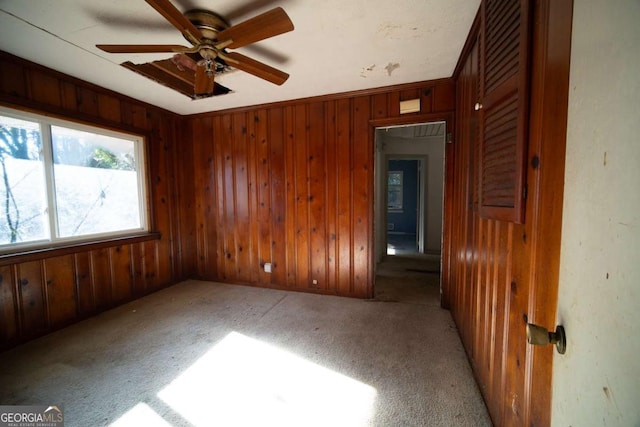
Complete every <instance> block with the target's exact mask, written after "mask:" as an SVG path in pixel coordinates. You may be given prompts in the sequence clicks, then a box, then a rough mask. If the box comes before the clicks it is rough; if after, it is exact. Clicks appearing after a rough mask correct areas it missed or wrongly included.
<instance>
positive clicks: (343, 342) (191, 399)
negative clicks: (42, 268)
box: [0, 265, 490, 427]
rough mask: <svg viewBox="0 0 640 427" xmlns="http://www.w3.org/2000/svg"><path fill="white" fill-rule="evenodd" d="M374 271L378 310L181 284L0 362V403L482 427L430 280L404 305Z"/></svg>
mask: <svg viewBox="0 0 640 427" xmlns="http://www.w3.org/2000/svg"><path fill="white" fill-rule="evenodd" d="M385 268H386V269H387V270H389V271H391V273H392V274H391V276H389V275H387V276H384V275H381V276H380V277H379V278H378V290H379V291H380V292H382V293H383V294H384V293H385V292H386V294H384V295H381V296H380V298H379V299H380V300H385V299H387V301H386V302H385V301H379V300H372V301H364V300H357V299H349V298H341V297H331V296H319V295H310V294H303V293H293V292H284V291H276V290H268V289H258V288H250V287H243V286H230V285H224V284H219V283H212V282H200V281H187V282H183V283H180V284H178V285H176V286H173V287H171V288H169V289H166V290H163V291H161V292H158V293H155V294H153V295H150V296H148V297H145V298H143V299H141V300H138V301H134V302H132V303H130V304H127V305H125V306H122V307H119V308H116V309H114V310H111V311H109V312H107V313H104V314H102V315H100V316H97V317H94V318H91V319H88V320H86V321H84V322H81V323H79V324H77V325H74V326H72V327H69V328H66V329H64V330H62V331H59V332H56V333H54V334H51V335H48V336H46V337H44V338H42V339H39V340H36V341H33V342H31V343H28V344H26V345H24V346H21V347H19V348H16V349H13V350H11V351H8V352H5V353H2V354H0V403H1V404H4V405H7V404H12V405H21V404H25V405H26V404H45V405H63V406H64V413H65V421H66V425H67V426H83V427H86V426H102V425H110V424H115V425H121V426H123V425H130V426H154V425H157V426H167V425H174V426H183V425H184V426H191V425H193V426H366V425H374V426H483V425H490V421H489V418H488V415H487V412H486V409H485V407H484V404H483V402H482V400H481V397H480V394H479V392H478V389H477V386H476V384H475V382H474V381H473V379H472V374H471V371H470V368H469V364H468V362H467V359H466V356H465V354H464V351H463V349H462V346H461V343H460V340H459V338H458V335H457V331H456V329H455V326H454V324H453V322H452V320H451V316H450V314H449V312H447V311H444V310H442V309H440V308H439V307H438V304H437V299H434V298H437V284H436V289H435V291H434V289H433V287H434V285H433V283H432V282H433V279H432V278H431V279H429V278H428V277H427V276H429V275H433V274H432V273H424V272H422V273H421V272H415V271H413V272H409V273H412V274H413V276H416V275H417V276H418V277H419V276H420V275H422V279H423V280H420V279H419V278H418V279H416V280H415V282H416V283H414V287H417V286H418V285H417V283H420V282H422V283H423V284H424V289H422V291H423V292H422V294H425V292H426V294H425V295H427V296H424V295H422V296H423V297H424V298H423V299H417V300H415V299H414V300H412V299H411V298H404V297H402V295H401V293H399V292H398V291H397V290H395V291H391V290H390V289H392V288H393V286H389V283H393V282H397V281H398V280H402V279H398V278H397V277H396V279H394V278H393V274H400V273H399V272H398V271H396V270H397V267H388V266H382V265H381V268H380V270H379V271H380V272H381V273H384V271H386V270H385ZM394 269H395V270H394ZM394 271H395V273H394ZM436 278H437V276H436ZM404 280H405V281H406V279H404ZM411 281H413V279H412V280H411ZM385 282H386V283H387V286H386V287H385ZM429 283H431V284H429ZM396 285H397V283H396ZM392 292H395V294H393V295H391V293H392ZM412 292H414V293H415V294H420V291H419V290H416V289H414V290H413V291H412ZM394 295H395V296H394ZM434 295H436V296H435V297H434ZM414 296H415V295H414ZM403 299H404V301H403ZM392 300H396V301H399V302H393V301H392Z"/></svg>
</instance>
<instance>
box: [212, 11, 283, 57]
mask: <svg viewBox="0 0 640 427" xmlns="http://www.w3.org/2000/svg"><path fill="white" fill-rule="evenodd" d="M292 30H293V22H291V19H289V15H287V13H286V12H285V11H284V9H282V8H281V7H276V8H275V9H271V10H270V11H268V12H265V13H263V14H261V15H258V16H256V17H254V18H250V19H248V20H246V21H244V22H241V23H239V24H237V25H234V26H232V27H230V28H227V29H226V30H222V31H220V32H219V33H218V44H217V45H223V46H224V47H229V48H231V49H235V48H238V47H242V46H246V45H248V44H251V43H255V42H258V41H260V40H264V39H268V38H269V37H273V36H277V35H278V34H282V33H286V32H289V31H292ZM226 42H230V43H228V44H227V43H226Z"/></svg>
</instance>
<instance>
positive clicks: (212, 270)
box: [184, 80, 455, 298]
mask: <svg viewBox="0 0 640 427" xmlns="http://www.w3.org/2000/svg"><path fill="white" fill-rule="evenodd" d="M454 93H455V88H454V84H453V82H452V81H451V80H439V81H433V82H423V83H420V84H413V85H404V86H399V87H394V88H389V89H387V90H376V91H372V92H371V93H366V92H361V93H354V94H345V95H335V96H326V97H319V98H310V99H306V100H298V101H290V102H285V103H278V104H273V105H263V106H258V107H255V108H242V109H237V110H230V111H222V112H216V113H209V114H199V115H195V116H191V117H188V118H187V125H186V126H187V129H185V130H184V134H189V135H193V142H194V145H193V157H192V158H193V163H192V165H193V168H192V169H193V170H194V175H195V176H194V179H195V200H196V209H195V218H196V227H195V231H196V242H197V244H196V250H197V270H198V275H199V277H201V278H206V279H212V280H219V281H223V282H228V283H240V284H249V285H254V286H262V287H272V288H280V289H291V290H298V291H307V292H317V293H326V294H337V295H345V296H353V297H361V298H362V297H370V296H371V294H372V282H373V271H374V264H373V262H374V261H373V228H374V224H373V208H374V204H373V182H374V180H373V179H374V177H373V174H374V147H373V135H372V124H371V121H372V120H379V119H390V118H394V117H399V115H400V114H399V109H400V107H399V105H400V104H399V103H400V100H404V99H410V98H420V99H421V100H422V111H421V112H420V113H417V115H416V116H420V115H421V114H426V113H443V112H452V111H453V108H454V105H455V99H454ZM404 117H406V116H403V119H404ZM265 263H271V264H272V272H271V273H265V272H264V269H263V266H264V264H265Z"/></svg>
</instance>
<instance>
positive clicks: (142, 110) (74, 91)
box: [0, 52, 196, 349]
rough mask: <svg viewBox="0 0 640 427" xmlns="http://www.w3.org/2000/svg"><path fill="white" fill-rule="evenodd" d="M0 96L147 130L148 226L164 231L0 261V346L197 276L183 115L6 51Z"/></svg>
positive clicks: (20, 104)
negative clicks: (106, 244)
mask: <svg viewBox="0 0 640 427" xmlns="http://www.w3.org/2000/svg"><path fill="white" fill-rule="evenodd" d="M0 104H2V105H5V106H7V107H11V108H18V109H26V110H29V111H32V112H36V113H38V112H39V113H42V114H49V115H54V116H56V117H59V118H63V119H67V120H72V121H78V122H82V123H87V124H92V125H96V126H102V127H108V128H112V129H116V130H123V131H127V132H133V133H137V134H141V135H143V136H145V138H146V147H147V180H148V182H147V184H148V192H149V199H150V206H149V211H150V219H151V229H152V230H153V231H155V232H159V233H160V236H161V237H160V238H159V239H154V240H149V241H139V242H137V243H131V244H128V243H126V241H125V242H124V243H123V242H118V243H114V244H113V246H111V247H101V248H94V249H91V248H89V249H83V248H80V247H79V248H78V250H77V251H74V250H66V251H65V254H64V255H60V254H58V253H56V252H55V251H53V252H49V253H44V254H42V255H41V256H38V257H36V259H34V258H33V257H30V258H29V260H28V261H20V260H19V259H16V261H14V262H12V258H5V259H0V276H1V279H0V325H1V326H0V349H2V348H8V347H11V346H13V345H15V344H17V343H20V342H22V341H25V340H27V339H30V338H33V337H36V336H39V335H42V334H45V333H48V332H51V331H53V330H55V329H57V328H59V327H62V326H64V325H68V324H70V323H73V322H75V321H78V320H80V319H83V318H85V317H87V316H90V315H93V314H96V313H99V312H101V311H103V310H106V309H109V308H111V307H114V306H116V305H119V304H122V303H124V302H127V301H130V300H132V299H134V298H137V297H139V296H141V295H144V294H147V293H149V292H153V291H155V290H158V289H161V288H164V287H166V286H168V285H171V284H173V283H175V282H177V281H179V280H182V279H185V278H188V277H191V276H193V275H194V272H195V265H196V260H195V253H196V251H195V250H194V249H192V247H193V244H192V241H193V240H194V239H195V230H194V227H195V226H194V224H195V214H194V208H193V206H194V202H195V198H194V193H193V173H194V172H193V171H192V167H191V166H192V164H193V153H192V150H190V149H185V146H186V147H191V140H190V139H189V140H187V141H185V140H183V138H182V131H183V130H184V128H183V126H182V118H181V117H179V116H176V115H174V114H172V113H169V112H167V111H164V110H161V109H158V108H156V107H152V106H149V105H146V104H143V103H140V102H138V101H135V100H133V99H130V98H127V97H125V96H122V95H119V94H116V93H114V92H110V91H107V90H105V89H102V88H100V87H97V86H94V85H91V84H88V83H85V82H82V81H79V80H77V79H74V78H72V77H69V76H66V75H64V74H61V73H58V72H55V71H52V70H49V69H46V68H44V67H41V66H39V65H36V64H33V63H30V62H28V61H24V60H22V59H19V58H16V57H14V56H11V55H9V54H6V53H3V52H0ZM188 137H190V135H188ZM183 156H186V157H185V158H184V160H183ZM185 164H188V165H189V167H188V168H185V167H184V165H185Z"/></svg>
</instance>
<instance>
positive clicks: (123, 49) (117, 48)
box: [96, 44, 192, 53]
mask: <svg viewBox="0 0 640 427" xmlns="http://www.w3.org/2000/svg"><path fill="white" fill-rule="evenodd" d="M96 47H97V48H98V49H100V50H103V51H105V52H109V53H155V52H186V51H189V50H191V49H192V48H189V47H186V46H181V45H179V44H97V45H96Z"/></svg>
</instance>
